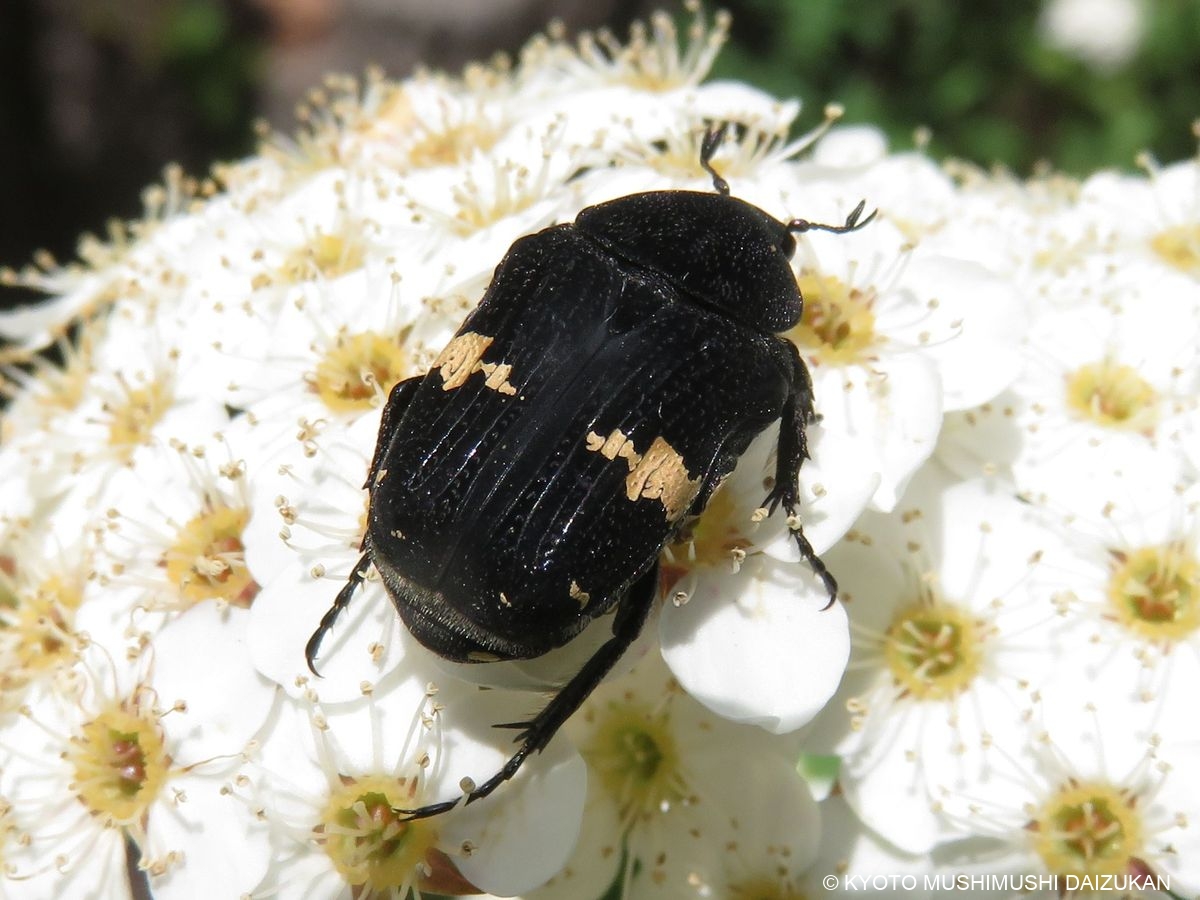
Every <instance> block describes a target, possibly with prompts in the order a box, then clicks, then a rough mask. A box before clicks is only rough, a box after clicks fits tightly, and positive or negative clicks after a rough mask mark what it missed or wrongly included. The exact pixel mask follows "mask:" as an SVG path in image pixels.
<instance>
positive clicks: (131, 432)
mask: <svg viewBox="0 0 1200 900" xmlns="http://www.w3.org/2000/svg"><path fill="white" fill-rule="evenodd" d="M121 387H122V390H123V395H122V396H121V397H120V399H119V400H118V401H117V402H105V404H104V412H105V414H106V415H107V416H108V422H109V425H108V443H109V444H110V445H111V446H112V447H113V448H114V449H116V450H117V452H118V453H119V454H120V455H121V456H122V457H124V458H126V459H127V458H129V457H130V456H132V455H133V451H134V450H136V449H137V448H138V447H139V446H141V445H142V444H145V443H146V442H147V441H148V440H149V439H150V432H151V431H153V430H154V426H155V425H157V424H158V423H159V422H160V421H161V420H162V417H163V416H164V415H165V414H166V412H167V410H168V409H170V408H171V404H172V402H174V399H175V398H174V395H173V392H172V390H171V385H170V384H169V383H168V382H167V380H166V379H157V380H155V381H151V382H150V383H149V384H147V385H146V386H145V387H138V388H135V387H131V386H130V385H128V384H125V383H122V385H121Z"/></svg>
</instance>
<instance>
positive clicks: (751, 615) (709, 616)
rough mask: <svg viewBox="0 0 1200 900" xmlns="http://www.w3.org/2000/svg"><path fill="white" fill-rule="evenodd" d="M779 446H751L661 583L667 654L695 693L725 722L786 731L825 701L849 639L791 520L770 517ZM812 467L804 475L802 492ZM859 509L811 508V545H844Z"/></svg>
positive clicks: (762, 440)
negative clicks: (767, 505)
mask: <svg viewBox="0 0 1200 900" xmlns="http://www.w3.org/2000/svg"><path fill="white" fill-rule="evenodd" d="M777 440H778V431H777V430H776V429H773V428H769V429H767V431H766V432H765V433H764V434H763V435H761V436H760V437H759V438H758V439H757V440H756V441H755V442H754V443H753V444H751V446H750V448H749V449H748V450H747V451H746V453H745V455H744V456H743V457H742V460H741V461H740V463H739V464H738V467H737V469H736V470H735V471H734V473H733V474H732V475H730V477H729V478H728V479H727V480H726V482H725V484H724V485H722V487H721V489H720V490H718V491H717V492H716V493H715V494H714V495H713V497H712V499H711V500H710V501H709V503H708V507H707V508H706V509H705V511H704V514H703V515H702V516H701V517H700V519H699V521H698V522H696V523H695V524H694V526H692V528H691V529H690V530H689V531H688V533H686V534H685V535H684V537H683V538H682V539H681V540H679V541H678V542H677V543H675V544H674V545H672V546H670V547H668V548H667V550H666V552H665V553H664V556H663V561H662V573H661V577H662V580H663V583H664V585H665V590H666V593H667V595H668V596H669V597H670V598H671V601H670V602H668V603H667V604H665V605H664V607H663V610H662V615H661V617H660V619H659V629H658V630H659V637H660V640H661V643H662V654H663V658H664V659H665V660H666V662H667V665H668V666H669V667H670V668H671V671H672V673H673V674H674V675H675V677H676V678H677V679H679V682H680V684H682V685H683V687H684V689H685V690H687V691H688V693H690V694H691V695H692V696H694V697H695V698H696V699H697V700H699V701H700V702H701V703H703V704H704V705H705V706H707V707H708V708H709V709H711V710H712V711H713V712H715V713H717V714H718V715H721V716H724V717H725V718H727V719H730V720H732V721H735V722H745V723H752V724H757V725H760V726H762V727H763V728H766V729H767V730H768V731H772V732H775V733H783V732H788V731H794V730H795V729H797V728H799V727H800V726H801V725H803V724H805V723H806V722H808V721H809V719H811V718H812V717H813V716H814V715H815V714H816V712H817V711H818V710H819V709H820V708H821V707H822V706H823V705H824V704H825V702H826V701H827V700H828V699H829V697H830V695H831V694H832V693H833V691H834V690H835V689H836V687H837V684H838V681H839V680H840V679H841V675H842V670H843V669H844V668H845V665H846V657H847V654H848V652H849V643H848V634H847V631H846V615H845V612H844V610H843V608H842V606H841V605H840V604H834V605H832V606H830V604H829V595H828V593H827V591H826V589H825V586H824V585H823V584H822V583H821V581H820V580H819V579H817V578H815V577H813V575H812V573H811V572H809V571H808V570H807V568H806V566H807V564H806V563H804V562H801V561H799V560H798V556H799V554H798V553H797V551H796V547H795V539H794V536H793V535H792V534H791V533H790V529H789V525H788V522H787V520H786V514H785V513H784V512H783V511H782V510H777V511H776V513H775V515H773V516H769V517H765V518H764V515H763V514H764V512H765V510H763V509H762V508H761V504H762V502H763V498H764V497H765V496H766V490H767V489H766V487H764V482H765V481H767V480H768V479H770V478H773V474H774V467H773V465H772V466H768V464H767V463H768V460H769V457H771V456H772V455H773V454H772V451H773V450H774V447H775V443H776V441H777ZM811 471H812V470H810V469H809V468H807V467H806V468H805V469H804V470H803V471H802V479H803V480H804V481H805V483H806V484H808V483H809V482H808V478H809V475H810V474H811ZM819 479H820V476H817V483H820V480H819ZM806 500H807V498H806ZM859 500H860V501H861V502H865V501H866V495H865V493H860V495H859ZM843 504H846V505H847V507H848V509H849V510H850V514H849V517H847V516H846V514H845V510H846V508H847V507H843ZM809 508H810V507H809V506H808V505H807V503H806V505H805V509H804V514H805V516H806V517H807V515H808V514H809V513H808V510H809ZM860 508H861V505H859V504H855V503H854V500H853V498H848V497H844V496H843V497H838V496H837V495H836V494H824V495H822V496H821V497H820V498H819V499H818V500H817V502H815V503H813V504H812V507H811V509H812V510H813V514H812V515H813V520H814V522H815V525H814V528H813V529H812V534H811V535H810V536H809V539H810V540H811V541H812V542H813V546H814V549H816V550H818V552H819V551H821V550H824V549H826V548H827V547H828V546H829V545H830V544H831V543H832V542H833V541H835V540H837V538H839V537H840V536H841V534H842V533H843V532H844V530H845V528H846V527H847V526H848V525H849V523H850V521H851V520H852V519H853V517H854V516H855V515H856V514H857V512H858V511H859V509H860ZM826 512H828V513H829V515H828V516H826V515H824V513H826ZM822 526H827V527H824V528H823V527H822ZM780 557H782V558H780Z"/></svg>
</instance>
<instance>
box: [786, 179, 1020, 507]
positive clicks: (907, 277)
mask: <svg viewBox="0 0 1200 900" xmlns="http://www.w3.org/2000/svg"><path fill="white" fill-rule="evenodd" d="M803 171H804V170H803V169H802V168H801V169H798V171H797V176H798V177H797V178H796V181H797V187H796V188H795V195H796V196H802V197H805V198H806V201H807V205H806V208H805V209H804V210H803V216H804V218H806V219H809V220H811V221H820V222H826V223H832V224H836V223H838V222H839V221H840V219H841V218H842V217H844V216H845V213H846V212H847V211H849V210H850V209H852V208H853V206H854V204H855V203H856V202H857V200H855V199H852V198H854V197H856V196H858V194H859V192H860V188H859V187H858V186H857V182H856V180H855V179H854V178H843V179H840V180H838V181H837V182H822V181H814V182H812V183H809V182H807V181H806V180H805V178H804V175H803ZM831 201H832V202H831ZM839 208H840V209H841V210H842V211H843V212H842V213H841V214H840V215H839V213H838V212H837V210H838V209H839ZM889 218H890V216H889V215H888V214H887V211H886V210H885V211H884V215H883V217H882V219H881V220H880V221H878V222H873V223H872V224H871V227H870V228H867V229H863V230H862V231H860V232H857V233H855V234H853V235H849V236H846V235H826V234H822V233H820V232H812V233H810V234H807V235H805V236H804V238H803V239H802V240H801V241H800V242H799V249H798V251H797V257H796V263H797V265H798V267H799V283H800V289H801V292H802V293H803V295H804V318H803V320H802V321H801V322H800V324H799V325H797V326H796V327H795V328H794V329H792V330H791V331H790V332H788V334H787V337H788V338H790V339H791V340H793V341H795V342H796V344H797V345H798V346H799V347H800V351H801V353H802V354H804V356H805V359H806V361H807V362H808V364H809V368H810V370H811V372H812V377H813V390H814V394H815V396H816V404H817V411H818V412H819V413H820V415H821V416H822V420H823V425H824V427H825V428H826V430H827V431H830V432H837V433H839V434H842V435H847V436H851V437H852V438H853V439H854V440H855V442H856V443H857V444H858V445H859V446H860V447H863V448H869V450H870V451H871V452H872V453H873V454H874V459H873V460H872V461H871V463H870V464H869V465H868V467H867V468H866V469H865V470H864V471H865V472H866V473H877V474H878V476H879V479H880V481H879V485H878V487H877V488H876V490H875V494H874V496H873V497H872V506H873V507H874V508H876V509H880V510H882V511H889V510H891V509H892V508H893V507H894V506H895V504H896V502H897V500H898V498H899V496H900V494H901V493H902V492H903V490H904V486H905V484H907V482H908V479H909V478H911V477H912V474H913V472H915V471H916V469H917V468H918V467H919V466H920V465H921V463H923V462H924V461H925V460H926V459H927V458H928V457H929V455H930V454H931V453H932V452H933V448H934V444H935V442H936V440H937V436H938V433H939V431H940V429H941V425H942V415H943V412H945V411H950V410H955V409H962V408H966V407H969V406H973V405H975V404H978V403H981V402H983V401H984V400H987V399H990V398H991V397H993V396H995V395H996V394H997V393H999V392H1000V391H1001V390H1002V389H1003V388H1004V387H1005V386H1006V385H1007V384H1008V383H1009V382H1010V381H1011V380H1012V378H1014V377H1015V376H1016V374H1017V372H1018V368H1017V357H1016V350H1017V347H1018V345H1019V341H1020V338H1021V335H1022V333H1023V329H1024V324H1023V321H1022V311H1023V310H1022V303H1021V300H1020V297H1019V295H1018V294H1017V293H1016V292H1015V291H1014V288H1013V285H1012V284H1011V283H1010V282H1009V281H1008V280H1007V279H1006V278H1001V277H999V276H997V275H996V274H994V273H992V272H989V271H988V270H987V269H985V268H983V267H982V266H979V265H977V264H974V263H971V262H967V261H964V260H962V259H954V258H949V257H944V256H940V255H932V254H931V255H928V256H926V255H924V254H923V253H922V247H921V246H920V245H918V246H917V247H916V248H915V249H914V248H912V247H910V246H909V245H908V244H907V241H906V239H905V236H904V235H903V234H901V233H900V232H899V231H898V230H897V229H896V228H895V227H893V226H892V225H891V223H890V221H889ZM831 488H832V486H831Z"/></svg>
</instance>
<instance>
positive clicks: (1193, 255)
mask: <svg viewBox="0 0 1200 900" xmlns="http://www.w3.org/2000/svg"><path fill="white" fill-rule="evenodd" d="M1150 249H1152V250H1153V251H1154V252H1155V253H1156V254H1158V256H1159V258H1160V259H1162V261H1163V262H1165V263H1166V264H1167V265H1169V266H1171V267H1172V268H1175V269H1178V270H1179V271H1181V272H1186V273H1187V274H1189V275H1195V276H1200V225H1197V224H1195V223H1188V224H1186V225H1175V226H1173V227H1171V228H1168V229H1166V230H1165V231H1160V232H1159V233H1158V234H1156V235H1155V236H1154V237H1152V238H1151V239H1150Z"/></svg>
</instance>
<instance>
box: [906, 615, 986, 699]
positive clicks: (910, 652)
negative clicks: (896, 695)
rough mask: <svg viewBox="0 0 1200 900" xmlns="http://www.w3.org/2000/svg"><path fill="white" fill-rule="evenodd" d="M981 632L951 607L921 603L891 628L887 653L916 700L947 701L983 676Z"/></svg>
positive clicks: (980, 629) (910, 694) (971, 620)
mask: <svg viewBox="0 0 1200 900" xmlns="http://www.w3.org/2000/svg"><path fill="white" fill-rule="evenodd" d="M982 644H983V631H982V628H981V627H980V625H979V623H978V622H976V621H974V620H973V619H971V618H969V617H968V616H967V615H966V614H965V613H964V612H963V611H962V610H960V609H958V608H956V607H954V606H952V605H951V604H948V603H941V602H934V603H931V604H930V603H918V604H914V605H912V606H909V607H908V608H906V609H904V610H901V611H900V612H899V613H898V614H897V615H896V617H895V618H894V619H893V620H892V623H891V625H890V626H888V630H887V634H886V636H885V637H884V642H883V655H884V659H885V661H886V662H887V666H888V669H889V670H890V671H891V673H892V677H893V678H894V679H895V681H896V683H897V684H899V685H900V686H902V687H903V688H904V691H905V693H906V694H908V695H909V696H911V697H914V698H916V699H918V700H946V699H948V698H950V697H953V696H955V695H956V694H958V693H960V692H962V691H963V690H965V689H966V687H967V686H968V685H969V684H970V683H971V681H972V680H973V679H974V678H975V676H976V675H977V674H979V670H980V666H981V663H982V659H981V650H982Z"/></svg>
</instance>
